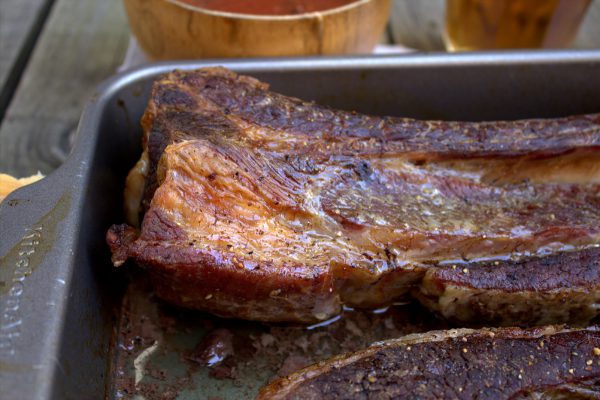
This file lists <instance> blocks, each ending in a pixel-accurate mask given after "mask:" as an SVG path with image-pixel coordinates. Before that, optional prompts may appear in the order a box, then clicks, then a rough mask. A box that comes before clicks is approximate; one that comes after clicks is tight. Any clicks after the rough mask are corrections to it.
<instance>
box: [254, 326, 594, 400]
mask: <svg viewBox="0 0 600 400" xmlns="http://www.w3.org/2000/svg"><path fill="white" fill-rule="evenodd" d="M599 383H600V332H599V331H598V330H597V329H596V328H587V329H581V330H570V329H564V328H562V327H556V326H549V327H545V328H538V329H531V330H521V329H516V328H504V329H481V330H470V329H458V330H450V331H436V332H430V333H426V334H415V335H409V336H405V337H402V338H399V339H392V340H389V341H385V342H382V343H379V344H375V345H373V346H371V347H369V348H367V349H365V350H361V351H358V352H356V353H351V354H346V355H341V356H338V357H334V358H332V359H330V360H327V361H324V362H322V363H318V364H315V365H312V366H309V367H306V368H304V369H302V370H300V371H298V372H296V373H293V374H292V375H290V376H288V377H285V378H282V379H279V380H277V381H275V382H273V383H271V384H270V385H268V386H266V387H264V388H263V389H262V390H261V392H260V394H259V396H258V399H272V400H283V399H303V400H310V399H350V398H352V399H414V398H418V399H494V400H499V399H525V398H528V399H530V398H536V399H538V398H545V399H548V398H574V396H575V395H577V394H578V395H583V396H585V395H587V396H590V397H583V398H596V397H594V396H597V395H598V386H597V385H598V384H599ZM561 396H563V397H561ZM575 398H577V397H575Z"/></svg>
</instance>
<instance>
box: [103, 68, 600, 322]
mask: <svg viewBox="0 0 600 400" xmlns="http://www.w3.org/2000/svg"><path fill="white" fill-rule="evenodd" d="M142 125H143V127H144V132H145V134H144V155H143V156H142V159H141V160H140V163H139V164H138V167H136V168H134V170H133V171H132V173H131V174H130V177H129V178H128V188H127V194H128V199H127V204H128V207H129V209H128V212H127V214H128V216H129V220H130V223H131V224H133V225H135V223H136V221H137V220H138V216H139V215H140V214H141V215H142V216H143V221H142V224H141V229H140V231H139V232H137V231H136V230H135V229H134V228H132V227H128V226H124V225H121V226H113V227H112V228H111V230H110V231H109V232H108V235H107V241H108V243H109V245H110V247H111V249H112V251H113V262H114V263H115V265H120V264H122V263H123V262H124V261H125V260H126V259H127V258H133V259H134V260H136V261H137V262H138V264H140V265H141V266H142V267H144V268H146V269H147V270H148V271H149V272H150V275H151V277H152V279H153V281H154V284H155V288H156V292H157V294H158V295H159V296H160V297H162V298H164V299H165V300H167V301H170V302H172V303H175V304H178V305H182V306H186V307H191V308H197V309H202V310H207V311H210V312H213V313H216V314H218V315H222V316H227V317H237V318H245V319H256V320H265V321H298V322H311V321H315V320H322V319H326V318H328V317H331V316H333V315H335V314H336V313H338V312H339V311H340V309H341V306H342V304H345V305H348V306H353V307H380V306H384V305H387V304H390V303H392V302H394V301H397V300H403V299H404V298H406V297H407V296H408V295H409V294H410V293H412V294H413V295H414V296H415V297H417V298H419V299H420V300H421V301H422V302H423V303H424V304H426V305H427V306H429V307H431V308H432V309H434V310H436V311H438V312H439V313H441V314H442V315H444V316H446V317H448V318H454V319H456V320H459V321H467V322H468V321H473V320H476V321H479V322H485V321H491V322H494V323H498V324H504V325H507V324H515V323H519V324H533V323H539V322H540V321H542V322H553V323H554V322H577V323H585V322H587V321H589V320H590V319H591V318H593V317H594V316H595V315H596V307H595V304H596V301H597V297H598V296H597V294H598V286H599V285H600V279H599V277H598V267H599V264H598V259H599V258H598V252H599V249H598V245H599V244H600V224H599V222H600V153H599V152H598V146H600V115H583V116H574V117H566V118H560V119H553V120H523V121H510V122H507V121H503V122H480V123H475V122H444V121H418V120H413V119H406V118H392V117H374V116H365V115H360V114H357V113H351V112H345V111H336V110H331V109H327V108H324V107H320V106H317V105H315V104H312V103H307V102H303V101H301V100H298V99H294V98H289V97H285V96H282V95H279V94H276V93H273V92H270V91H268V87H267V85H266V84H264V83H261V82H258V81H256V80H254V79H252V78H249V77H245V76H238V75H236V74H234V73H232V72H230V71H226V70H224V69H204V70H198V71H190V72H178V71H176V72H173V73H171V74H167V75H165V76H163V77H162V78H161V79H160V80H159V81H157V82H156V84H155V86H154V89H153V92H152V97H151V99H150V102H149V105H148V108H147V110H146V114H145V115H144V118H143V120H142ZM140 183H142V184H140ZM496 269H497V270H498V273H494V270H496ZM471 270H472V271H477V274H470V273H469V271H471ZM515 273H516V274H518V276H519V279H518V280H515V279H513V278H512V277H513V276H515V275H514V274H515ZM485 274H487V275H485ZM484 275H485V277H483V276H484ZM536 276H547V277H548V281H547V282H546V281H544V282H538V281H539V279H538V280H537V281H536V279H537V278H536ZM523 280H524V281H523ZM528 280H529V281H528ZM527 282H530V284H528V283H527ZM536 282H538V283H536ZM515 300H516V301H517V302H518V307H517V308H516V309H515V308H510V307H506V304H508V303H509V302H512V301H515ZM566 300H568V301H566ZM571 300H573V301H572V302H571ZM473 305H476V307H475V306H473ZM549 306H551V307H552V308H553V309H552V310H550V309H549V308H548V307H549ZM556 307H558V308H559V309H558V310H557V309H556ZM467 308H468V309H470V310H475V311H473V312H468V311H466V309H467Z"/></svg>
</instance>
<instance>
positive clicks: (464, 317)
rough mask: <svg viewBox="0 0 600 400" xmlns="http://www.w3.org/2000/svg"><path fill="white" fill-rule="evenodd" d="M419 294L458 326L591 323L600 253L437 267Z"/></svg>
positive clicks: (599, 291)
mask: <svg viewBox="0 0 600 400" xmlns="http://www.w3.org/2000/svg"><path fill="white" fill-rule="evenodd" d="M414 294H415V296H416V297H417V298H418V299H419V300H420V301H421V303H423V304H424V305H426V306H427V307H428V308H430V309H432V310H435V311H436V312H438V313H439V314H441V315H442V316H444V317H446V318H447V319H451V320H455V321H457V322H470V321H481V322H485V323H487V324H497V325H507V324H510V323H512V322H521V323H523V322H526V323H527V324H534V325H544V324H550V323H555V322H556V321H570V322H571V323H577V324H582V325H583V324H586V323H587V322H589V321H590V320H591V319H593V318H594V317H595V316H596V315H597V314H598V310H597V308H598V304H599V303H600V249H599V248H593V249H587V250H582V251H576V252H570V253H560V254H553V255H548V256H543V257H533V258H526V259H522V260H516V261H511V260H503V261H488V262H477V263H467V264H462V265H461V264H458V265H457V264H453V265H444V266H439V265H438V266H436V268H431V269H429V270H427V272H426V273H425V277H424V279H423V281H422V282H421V284H420V285H419V288H418V289H416V290H415V291H414Z"/></svg>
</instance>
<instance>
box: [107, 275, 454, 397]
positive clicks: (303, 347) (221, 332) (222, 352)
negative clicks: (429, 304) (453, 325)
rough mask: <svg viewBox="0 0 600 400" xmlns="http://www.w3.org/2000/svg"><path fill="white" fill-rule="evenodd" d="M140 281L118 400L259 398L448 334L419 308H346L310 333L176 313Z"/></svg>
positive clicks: (123, 321) (121, 344)
mask: <svg viewBox="0 0 600 400" xmlns="http://www.w3.org/2000/svg"><path fill="white" fill-rule="evenodd" d="M133 275H135V276H133ZM133 275H132V279H131V283H130V284H129V286H128V289H127V293H126V295H125V297H124V301H123V303H122V309H121V312H120V320H119V324H118V331H117V333H116V341H115V346H116V347H115V349H114V358H113V369H114V371H113V376H114V380H113V382H112V385H111V387H112V398H113V399H136V400H142V399H147V400H154V399H169V400H171V399H178V400H185V399H210V400H219V399H252V398H254V397H255V396H256V394H257V393H258V391H259V389H260V388H261V387H262V386H263V385H265V384H266V383H268V382H270V381H271V380H273V379H275V378H277V377H280V376H284V375H287V374H289V373H291V372H293V371H295V370H297V369H299V368H302V367H304V366H306V365H309V364H312V363H314V362H318V361H321V360H324V359H327V358H329V357H331V356H333V355H336V354H341V353H344V352H348V351H354V350H358V349H361V348H364V347H366V346H368V345H369V344H371V343H373V342H376V341H380V340H384V339H389V338H394V337H398V336H402V335H404V334H408V333H415V332H426V331H429V330H432V329H443V328H445V327H446V325H444V323H443V322H442V321H440V320H438V319H436V318H435V317H433V316H432V315H431V313H430V312H428V311H427V310H425V309H423V308H421V307H420V306H417V305H414V304H411V305H395V306H391V307H389V308H386V309H381V310H375V311H357V310H352V309H346V310H345V311H344V313H343V314H342V315H341V316H338V317H336V318H333V319H332V320H329V321H326V322H324V323H320V324H316V325H313V326H310V327H306V326H292V325H282V324H270V325H269V324H262V323H257V322H247V321H238V320H231V319H221V318H218V317H214V316H211V315H208V314H204V313H200V312H197V311H190V310H185V309H181V308H176V307H172V306H170V305H168V304H166V303H164V302H162V301H160V300H159V299H157V298H155V296H154V295H153V293H152V290H151V287H150V285H149V283H148V281H147V280H146V279H145V276H144V275H142V274H141V273H135V274H133Z"/></svg>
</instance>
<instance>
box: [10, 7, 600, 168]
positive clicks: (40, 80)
mask: <svg viewBox="0 0 600 400" xmlns="http://www.w3.org/2000/svg"><path fill="white" fill-rule="evenodd" d="M121 1H122V0H0V172H8V173H10V174H13V175H16V176H26V175H31V174H34V173H36V172H37V171H41V172H42V173H45V174H47V173H49V172H51V171H52V170H54V169H55V168H56V167H58V166H59V165H60V164H61V163H62V162H63V161H64V159H65V158H66V156H67V154H68V151H69V148H70V144H71V143H70V141H71V140H72V138H73V132H74V131H75V130H76V128H77V122H78V120H79V116H80V113H81V110H82V108H83V104H84V103H85V101H86V100H87V98H88V97H89V96H90V94H91V93H92V91H93V90H94V88H95V87H96V85H97V84H98V83H99V82H101V81H102V80H104V79H106V78H107V77H109V76H110V75H112V74H114V73H115V72H116V70H117V68H118V66H119V65H121V63H122V62H123V58H124V55H125V53H126V51H127V46H128V43H129V31H128V27H127V21H126V18H125V14H124V11H123V7H122V4H121ZM443 5H444V0H418V1H417V0H394V7H393V10H392V18H391V26H390V29H389V30H388V33H389V34H390V35H389V37H390V38H396V39H397V40H402V41H403V42H404V43H407V44H408V45H412V46H417V47H419V48H423V49H426V50H435V49H439V48H440V46H441V40H440V38H439V29H440V26H439V25H440V24H441V23H442V16H443ZM423 9H425V10H427V12H423ZM423 15H425V17H424V16H423ZM586 20H587V21H586V22H584V27H583V29H582V32H580V35H579V37H578V40H577V43H578V44H580V47H590V46H593V45H594V44H596V45H597V43H598V37H599V36H600V31H599V29H600V28H599V26H600V24H598V20H600V0H595V2H594V4H593V5H592V7H591V9H590V13H589V15H588V17H587V18H586Z"/></svg>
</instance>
